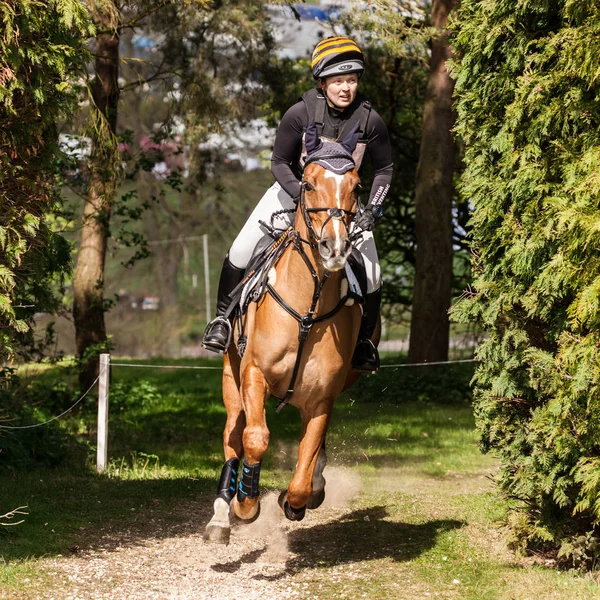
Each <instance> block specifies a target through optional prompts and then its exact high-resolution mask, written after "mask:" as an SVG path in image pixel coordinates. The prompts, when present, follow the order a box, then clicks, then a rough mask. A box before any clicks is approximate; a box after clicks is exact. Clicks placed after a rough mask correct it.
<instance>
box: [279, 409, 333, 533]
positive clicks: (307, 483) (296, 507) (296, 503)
mask: <svg viewBox="0 0 600 600" xmlns="http://www.w3.org/2000/svg"><path fill="white" fill-rule="evenodd" d="M332 406H333V401H326V402H324V403H322V404H321V405H320V406H318V407H317V409H316V410H314V411H313V412H312V414H307V413H304V412H303V413H302V420H303V422H304V427H303V429H304V433H303V436H302V440H301V442H300V447H299V448H298V464H297V465H296V473H295V474H294V477H293V478H292V481H291V482H290V485H289V487H288V489H287V492H284V493H282V494H281V496H280V497H279V505H280V506H281V508H282V509H283V512H284V514H285V516H286V517H287V518H288V519H289V520H290V521H301V520H302V519H303V518H304V515H305V513H306V508H307V507H308V503H309V502H311V505H312V506H313V507H315V508H316V507H317V506H319V505H320V504H321V502H322V501H323V500H324V498H325V478H324V477H323V469H324V468H325V462H326V454H325V450H324V448H323V444H324V441H325V434H326V432H327V427H328V425H329V417H330V414H331V409H332ZM319 462H320V463H321V468H320V469H317V463H319ZM315 471H317V479H316V483H317V485H318V486H319V487H320V489H317V491H316V494H313V481H314V480H313V476H314V474H315Z"/></svg>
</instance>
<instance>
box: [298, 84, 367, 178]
mask: <svg viewBox="0 0 600 600" xmlns="http://www.w3.org/2000/svg"><path fill="white" fill-rule="evenodd" d="M301 100H302V101H303V102H304V104H305V106H306V110H307V111H308V122H309V123H310V122H312V121H314V123H315V125H316V126H317V134H318V136H319V137H320V138H321V139H322V140H323V141H324V142H337V141H339V140H341V139H343V138H344V136H345V135H346V134H348V133H349V132H350V131H352V129H353V128H354V126H355V125H356V124H357V123H358V124H359V132H358V143H357V145H356V149H355V150H354V152H353V153H352V159H353V160H354V164H355V165H356V170H357V171H358V169H360V165H361V163H362V160H363V157H364V155H365V150H366V148H367V143H368V141H369V140H368V139H367V124H368V122H369V115H370V114H371V108H372V104H371V103H370V102H369V101H368V100H367V99H366V98H365V97H364V96H363V95H362V94H361V93H360V92H359V93H358V94H357V96H356V98H355V100H354V102H353V103H352V105H351V106H349V107H348V109H347V110H348V111H350V112H349V114H348V115H347V118H346V119H345V120H344V121H343V122H342V123H341V125H340V126H339V127H333V126H332V125H331V124H330V123H329V122H328V114H327V99H326V98H325V94H324V93H323V92H322V91H321V90H318V89H312V90H308V92H305V93H304V94H303V95H302V97H301ZM306 156H307V151H306V131H304V132H303V133H302V151H301V154H300V164H299V167H300V172H302V170H303V169H304V163H305V162H306Z"/></svg>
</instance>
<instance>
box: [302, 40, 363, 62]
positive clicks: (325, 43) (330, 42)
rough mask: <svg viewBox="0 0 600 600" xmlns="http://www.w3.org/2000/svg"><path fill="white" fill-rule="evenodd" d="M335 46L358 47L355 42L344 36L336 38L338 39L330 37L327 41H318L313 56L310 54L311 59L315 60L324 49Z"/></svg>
mask: <svg viewBox="0 0 600 600" xmlns="http://www.w3.org/2000/svg"><path fill="white" fill-rule="evenodd" d="M336 44H341V45H344V44H352V45H354V46H356V47H357V48H358V46H357V45H356V42H355V41H354V40H351V39H350V38H348V37H346V36H338V37H330V38H327V39H324V40H322V41H320V42H319V43H318V44H317V46H316V48H315V50H314V52H313V54H312V58H313V59H315V58H316V56H317V55H318V54H319V53H320V52H321V51H322V50H324V49H325V48H329V47H330V46H333V45H336Z"/></svg>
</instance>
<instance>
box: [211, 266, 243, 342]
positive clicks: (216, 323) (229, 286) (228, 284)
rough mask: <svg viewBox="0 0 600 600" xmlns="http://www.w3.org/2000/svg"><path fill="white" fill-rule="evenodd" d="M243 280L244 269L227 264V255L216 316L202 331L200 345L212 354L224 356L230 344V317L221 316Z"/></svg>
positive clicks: (222, 272) (220, 282) (220, 280)
mask: <svg viewBox="0 0 600 600" xmlns="http://www.w3.org/2000/svg"><path fill="white" fill-rule="evenodd" d="M243 278H244V269H238V268H237V267H235V266H234V265H232V264H231V263H230V262H229V254H228V255H227V256H226V257H225V261H224V262H223V269H222V270H221V278H220V279H219V291H218V293H217V316H216V318H214V319H213V320H212V321H211V322H210V323H209V324H208V325H207V326H206V329H205V330H204V335H203V336H202V345H203V346H204V347H205V348H206V349H207V350H211V351H212V352H218V353H219V354H224V353H225V352H226V351H227V348H228V346H229V344H230V342H231V317H230V318H229V319H226V318H225V317H224V316H223V315H224V314H225V311H226V310H227V309H228V308H229V304H230V303H231V296H230V294H231V292H233V290H234V289H235V288H236V287H237V285H238V284H239V283H240V281H242V279H243Z"/></svg>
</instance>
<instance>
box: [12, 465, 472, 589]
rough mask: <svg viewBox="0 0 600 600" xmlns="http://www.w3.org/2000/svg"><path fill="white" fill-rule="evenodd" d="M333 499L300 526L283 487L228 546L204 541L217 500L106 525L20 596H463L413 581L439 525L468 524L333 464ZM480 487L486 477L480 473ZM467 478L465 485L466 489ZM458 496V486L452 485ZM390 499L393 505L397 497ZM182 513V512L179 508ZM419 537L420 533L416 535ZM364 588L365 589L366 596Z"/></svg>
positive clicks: (48, 564) (44, 564)
mask: <svg viewBox="0 0 600 600" xmlns="http://www.w3.org/2000/svg"><path fill="white" fill-rule="evenodd" d="M326 475H328V484H327V490H328V496H327V498H326V501H325V503H324V505H323V506H322V507H320V508H319V509H318V510H317V511H310V512H308V513H307V517H306V518H305V519H304V521H302V522H300V523H292V522H290V521H287V520H286V519H285V518H284V516H283V513H282V511H281V510H280V508H279V507H278V506H277V494H275V493H271V494H268V495H266V496H265V497H264V498H263V499H262V505H261V507H262V508H261V516H260V518H259V519H258V520H257V521H256V522H255V523H253V524H251V525H243V526H235V527H234V529H233V531H232V536H231V543H230V544H229V545H228V546H223V545H218V544H210V543H206V542H204V540H203V537H202V534H203V529H204V526H205V524H206V523H207V522H208V520H209V518H210V506H211V501H210V499H208V498H202V499H200V500H198V501H197V502H193V503H189V504H187V505H186V506H181V507H180V511H181V515H182V517H183V518H181V519H170V520H169V519H165V518H164V515H161V513H160V510H157V511H156V513H153V514H151V515H150V516H149V517H148V518H149V521H148V522H147V523H145V525H143V526H142V527H143V531H140V530H136V531H134V532H132V531H120V532H115V531H107V532H98V538H97V539H95V540H93V541H90V543H89V546H88V547H81V548H73V554H72V555H71V556H68V557H61V558H54V559H44V560H42V561H40V564H39V566H40V567H41V569H43V570H44V571H46V573H47V574H49V575H50V577H46V578H44V579H42V580H39V581H36V580H34V581H32V582H31V584H30V585H31V587H30V588H29V589H28V590H27V591H26V592H25V593H19V595H13V596H9V598H19V600H25V599H26V600H33V599H36V600H100V599H107V600H108V599H110V600H114V599H127V600H150V599H157V600H159V599H160V600H163V599H169V600H184V599H185V600H191V599H194V600H195V599H207V600H208V599H210V600H213V599H219V600H234V599H235V600H259V599H260V600H279V599H282V600H283V599H295V598H298V599H302V600H304V599H308V598H315V599H318V598H328V599H329V598H357V597H358V598H361V597H362V598H378V599H381V598H399V599H400V598H402V599H404V598H406V599H410V600H413V599H414V598H430V597H431V598H435V597H438V598H446V599H451V598H460V597H461V596H460V590H458V589H456V585H453V583H452V581H448V585H447V586H444V587H443V588H442V589H440V587H439V586H436V585H433V584H432V585H424V583H423V581H422V580H420V579H419V578H415V579H414V581H413V582H412V583H411V576H413V575H411V560H412V559H413V558H415V557H417V556H418V554H419V553H420V552H422V551H424V550H426V549H428V548H430V547H432V546H433V545H434V543H435V537H436V533H437V530H436V527H437V528H438V530H440V531H442V530H444V531H448V530H451V529H452V528H454V527H459V526H460V524H459V522H458V521H456V520H449V519H448V518H447V517H448V515H439V518H438V519H437V520H435V519H429V520H427V522H423V523H421V524H418V523H410V522H408V523H407V522H405V521H406V519H405V517H406V516H407V515H406V512H405V509H404V508H403V509H402V511H401V512H399V513H397V514H396V515H395V516H394V517H390V515H389V510H388V508H387V507H386V506H385V502H382V503H381V504H380V505H379V506H373V505H368V506H366V505H365V506H362V507H361V506H360V503H359V505H357V503H356V502H355V503H353V504H352V507H350V503H351V501H352V499H353V498H355V497H356V496H357V494H358V493H359V489H360V485H361V482H360V480H359V478H358V476H357V475H356V473H355V472H354V471H352V470H345V469H337V470H336V469H328V470H327V471H326ZM473 481H474V482H475V484H476V485H477V487H478V488H479V486H480V485H481V482H482V478H480V477H479V478H473ZM464 484H465V482H464V481H463V482H462V483H459V482H457V484H456V488H457V491H458V490H460V489H463V490H464ZM450 493H452V492H451V491H450ZM387 496H388V497H390V502H391V503H393V496H390V494H387ZM171 516H172V515H171ZM413 536H414V537H413ZM357 592H358V593H357Z"/></svg>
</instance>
